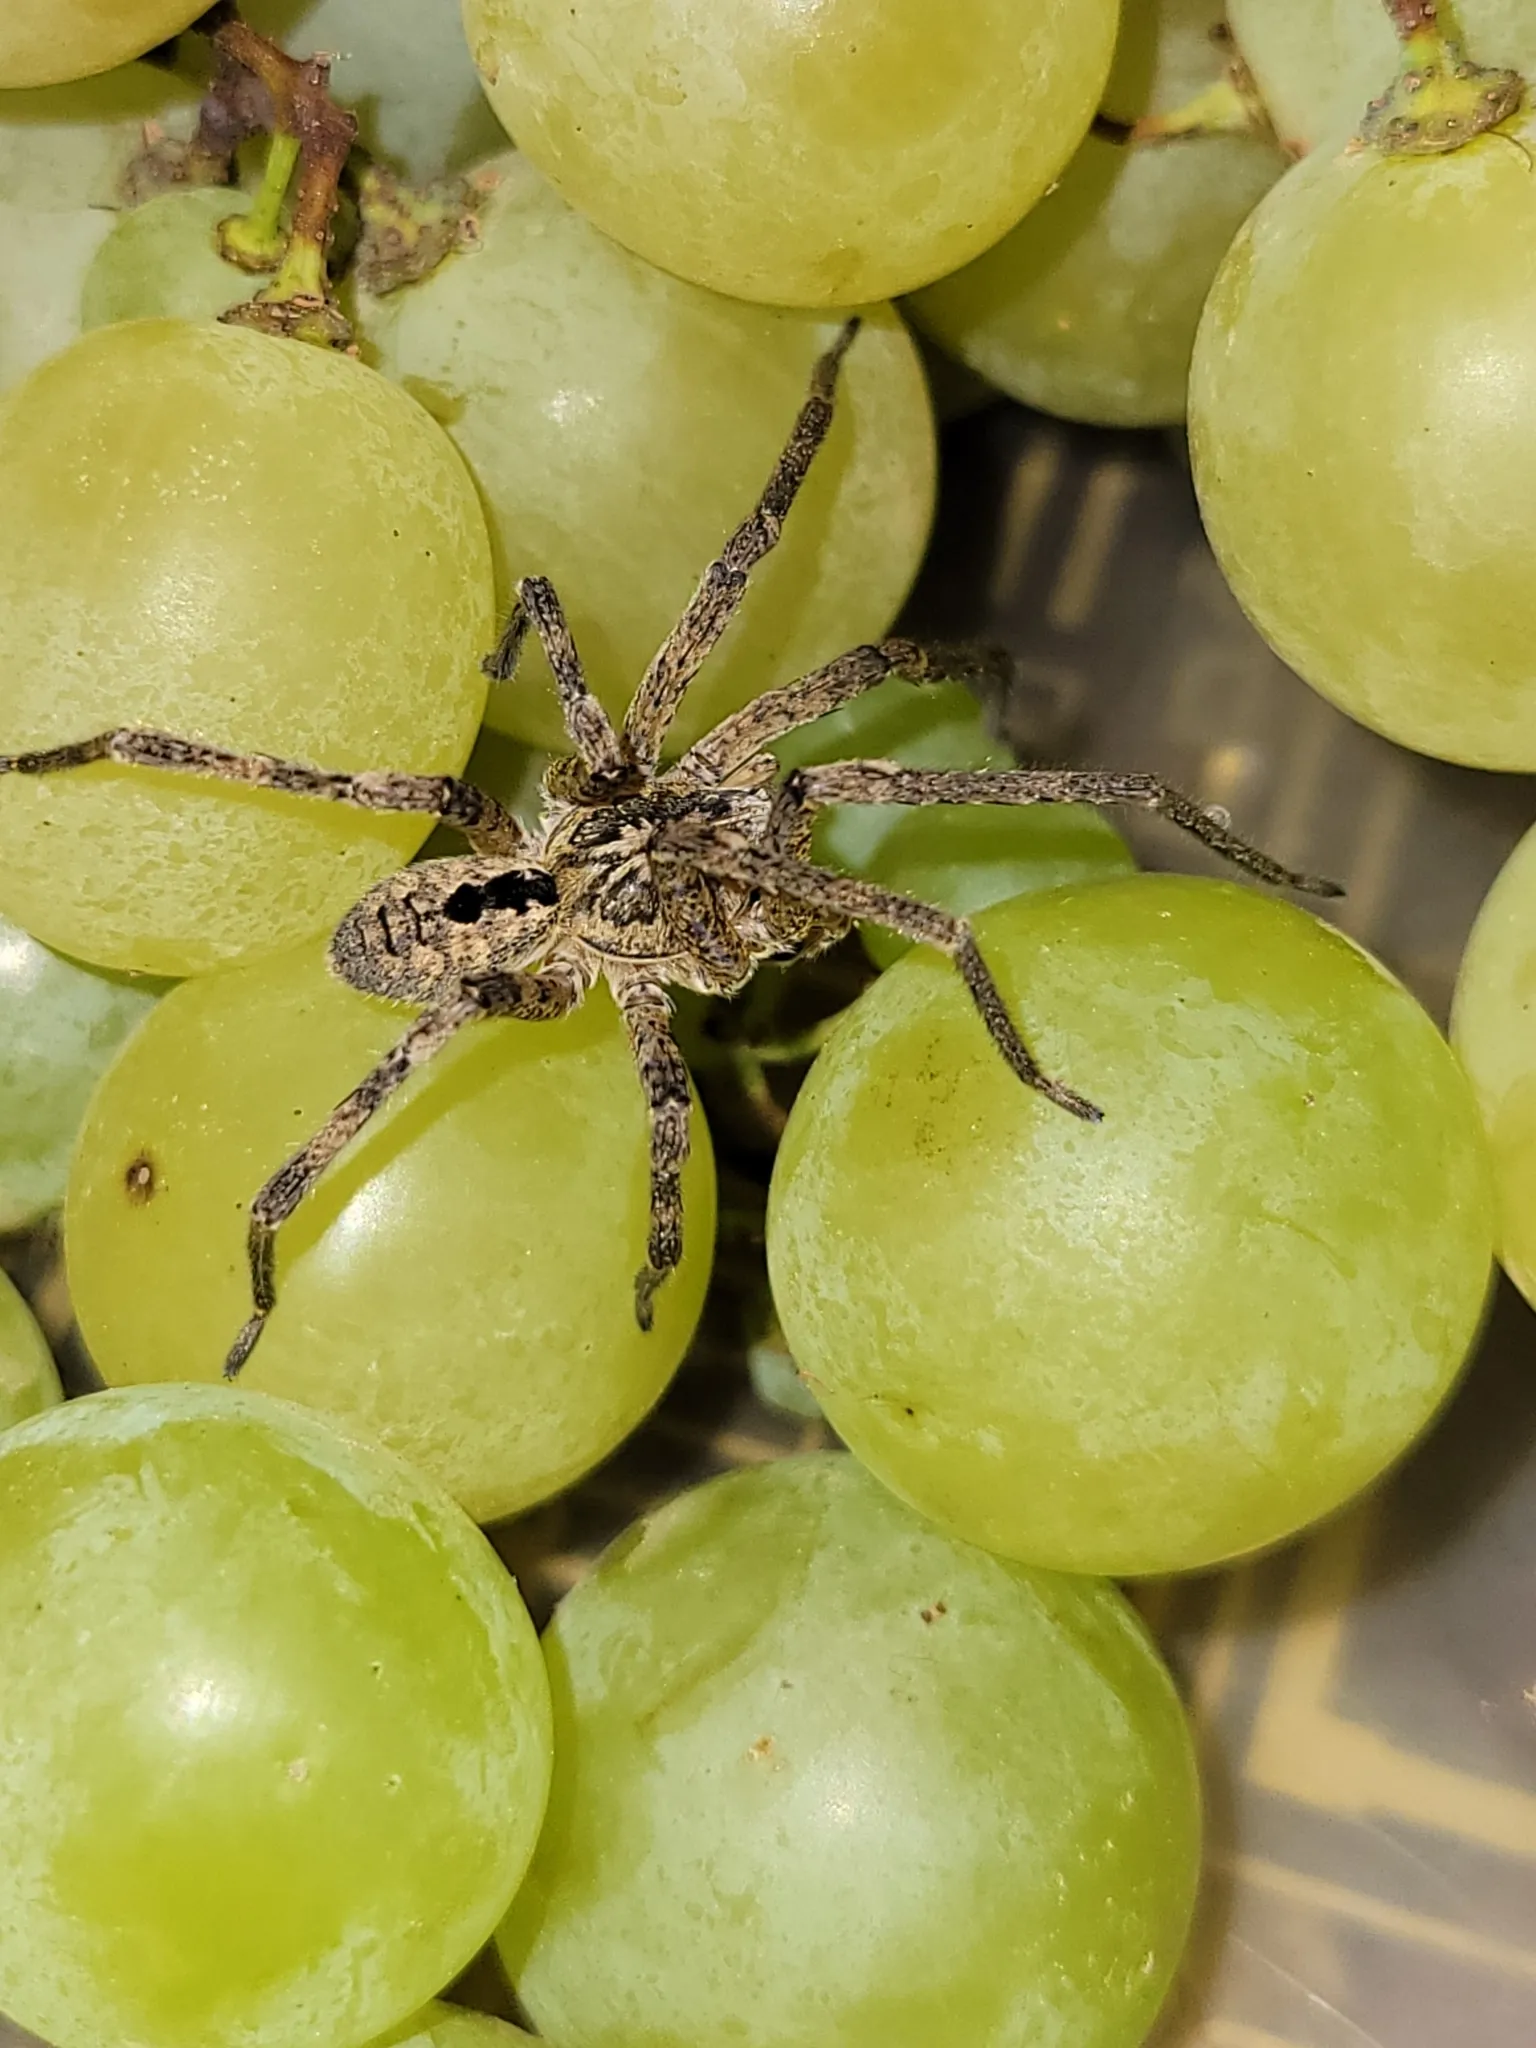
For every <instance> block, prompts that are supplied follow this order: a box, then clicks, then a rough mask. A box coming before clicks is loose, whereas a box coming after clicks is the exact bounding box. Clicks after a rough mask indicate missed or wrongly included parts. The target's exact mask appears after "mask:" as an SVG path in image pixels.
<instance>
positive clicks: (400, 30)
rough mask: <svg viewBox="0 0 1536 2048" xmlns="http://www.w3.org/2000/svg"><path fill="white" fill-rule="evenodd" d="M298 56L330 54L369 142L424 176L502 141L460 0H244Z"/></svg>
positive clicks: (341, 93)
mask: <svg viewBox="0 0 1536 2048" xmlns="http://www.w3.org/2000/svg"><path fill="white" fill-rule="evenodd" d="M240 11H241V13H242V15H243V16H244V18H245V20H247V21H248V22H249V23H250V24H251V26H252V28H255V29H259V30H260V32H261V33H262V34H263V35H267V36H273V37H275V38H276V39H277V41H278V42H280V43H281V44H282V45H283V47H284V49H286V50H289V51H291V52H292V54H293V55H294V56H296V57H308V56H311V55H313V54H314V53H315V52H316V51H325V52H328V53H330V54H331V55H332V56H333V58H334V62H333V64H332V67H331V88H332V91H333V92H334V93H335V95H336V98H337V99H338V100H340V101H341V103H342V105H343V106H346V107H350V108H352V109H353V111H354V112H355V113H356V114H357V116H358V122H359V132H360V135H361V139H362V141H363V143H364V145H365V146H366V147H367V148H368V149H369V150H370V151H371V152H372V153H373V155H375V156H377V157H382V158H384V159H385V160H386V161H387V162H389V163H392V164H394V165H395V166H396V168H398V169H400V170H404V171H407V172H409V173H410V174H411V175H412V176H413V177H416V178H433V177H436V176H437V174H438V173H439V172H440V171H443V170H445V169H456V168H458V167H459V166H461V165H464V164H468V163H473V162H474V160H475V159H476V158H477V157H481V156H485V155H486V154H488V153H489V152H490V151H491V150H493V149H499V148H501V147H502V146H503V143H504V137H503V135H502V131H501V128H500V125H499V124H498V122H497V120H496V117H495V115H494V114H493V113H492V112H491V110H490V108H489V107H488V106H487V105H486V101H485V95H484V93H483V92H482V91H481V88H480V79H479V76H478V74H477V73H476V71H475V67H474V64H473V62H472V61H471V59H470V55H469V50H468V47H467V45H466V44H465V41H464V23H463V17H462V14H461V12H460V8H459V0H243V4H242V6H241V10H240Z"/></svg>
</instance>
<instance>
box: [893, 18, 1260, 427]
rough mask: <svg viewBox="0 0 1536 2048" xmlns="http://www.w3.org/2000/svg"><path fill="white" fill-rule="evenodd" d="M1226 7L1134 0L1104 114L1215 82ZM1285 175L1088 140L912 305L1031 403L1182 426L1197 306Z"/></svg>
mask: <svg viewBox="0 0 1536 2048" xmlns="http://www.w3.org/2000/svg"><path fill="white" fill-rule="evenodd" d="M1224 11H1225V10H1224V4H1223V0H1137V4H1136V5H1134V6H1132V7H1131V8H1129V9H1128V10H1127V12H1126V14H1125V17H1124V22H1123V26H1122V29H1121V35H1120V43H1119V46H1118V48H1117V51H1116V62H1115V69H1114V72H1113V74H1112V75H1111V78H1110V82H1109V85H1108V87H1107V88H1106V90H1105V97H1104V110H1105V112H1106V113H1108V114H1109V115H1110V116H1112V117H1113V119H1114V120H1116V121H1119V122H1123V123H1125V124H1127V125H1129V124H1131V123H1133V122H1136V121H1138V120H1141V119H1143V118H1144V117H1146V116H1148V115H1159V114H1170V113H1173V112H1175V111H1176V110H1178V109H1179V108H1181V107H1183V106H1185V105H1187V104H1188V103H1189V102H1191V101H1192V100H1193V99H1194V98H1195V96H1196V95H1197V94H1198V93H1199V92H1201V91H1202V90H1203V89H1206V88H1209V87H1210V86H1212V85H1213V84H1215V83H1216V82H1217V81H1218V79H1219V78H1220V75H1221V58H1220V55H1219V54H1218V52H1217V49H1216V46H1215V45H1214V43H1213V42H1212V39H1211V31H1212V29H1213V28H1215V27H1216V25H1217V24H1218V23H1219V22H1220V20H1221V19H1222V16H1223V13H1224ZM1284 169H1285V159H1284V157H1283V156H1282V155H1281V154H1280V151H1279V150H1278V149H1277V148H1276V147H1275V146H1274V144H1273V143H1272V142H1269V141H1266V140H1261V139H1260V138H1258V137H1255V136H1242V135H1191V136H1186V137H1181V138H1179V139H1177V140H1172V141H1166V142H1131V143H1129V144H1128V143H1126V142H1123V141H1115V140H1111V139H1108V138H1107V137H1105V136H1102V135H1098V134H1094V135H1090V136H1088V137H1087V139H1086V140H1085V141H1084V142H1083V144H1082V146H1081V147H1080V148H1079V150H1078V152H1077V155H1076V156H1075V157H1074V158H1073V159H1072V162H1071V164H1070V165H1069V166H1068V167H1067V169H1066V171H1065V172H1064V173H1063V175H1062V178H1061V180H1060V182H1059V184H1057V185H1055V186H1054V187H1053V188H1052V190H1051V192H1050V194H1049V195H1048V196H1047V197H1046V198H1045V199H1042V200H1041V202H1040V204H1039V205H1038V206H1037V207H1035V208H1034V209H1033V211H1032V212H1030V213H1028V214H1026V216H1025V217H1024V219H1023V220H1022V221H1020V223H1019V225H1018V226H1017V227H1016V228H1014V229H1013V230H1012V231H1011V232H1010V233H1009V234H1007V235H1005V236H1004V237H1003V239H1002V241H1000V242H998V243H997V244H996V245H995V246H994V247H993V248H991V249H988V250H987V251H986V252H985V253H984V254H983V255H981V256H978V257H977V258H976V259H975V261H974V262H972V263H969V264H967V265H966V267H965V268H964V269H963V270H960V271H958V272H956V273H955V275H954V276H952V277H947V278H943V279H941V280H940V281H939V282H938V283H937V284H933V285H930V286H929V287H928V288H927V290H926V291H923V292H919V293H918V295H917V296H916V298H915V299H913V300H912V301H911V308H912V312H913V315H914V317H915V318H916V319H917V320H918V322H919V323H920V324H921V325H922V326H923V327H925V328H926V329H927V330H928V332H929V333H930V334H932V335H933V336H934V337H935V339H936V340H938V341H940V342H942V343H943V344H944V346H945V347H946V348H948V349H950V350H952V351H953V352H954V354H955V355H957V356H958V357H959V358H960V359H961V361H962V362H964V363H966V364H968V365H969V366H970V368H972V369H973V370H977V371H979V372H980V373H981V375H982V376H984V377H986V378H988V379H989V380H990V381H991V382H992V383H993V384H995V385H997V387H998V388H999V389H1000V390H1003V391H1007V392H1009V393H1010V394H1011V395H1012V396H1013V397H1015V398H1018V399H1022V400H1023V401H1024V403H1025V404H1027V405H1034V406H1039V407H1041V408H1042V409H1043V410H1045V411H1046V412H1053V413H1058V414H1060V415H1061V416H1062V417H1064V418H1066V419H1074V420H1090V421H1093V422H1095V423H1096V424H1099V425H1103V426H1119V427H1144V426H1162V425H1171V424H1173V423H1175V422H1176V421H1179V420H1181V419H1183V417H1184V406H1185V397H1186V392H1187V387H1188V382H1189V357H1190V351H1191V350H1192V349H1193V347H1194V342H1195V328H1196V326H1197V324H1198V322H1199V319H1200V308H1201V307H1202V306H1203V305H1204V303H1205V295H1206V293H1207V292H1208V291H1209V290H1210V286H1211V279H1212V278H1213V277H1214V276H1215V275H1216V269H1217V266H1218V265H1219V263H1220V262H1221V259H1222V257H1223V256H1224V255H1225V254H1226V251H1227V246H1228V244H1229V243H1230V242H1231V240H1232V237H1233V235H1234V234H1235V233H1236V231H1237V229H1238V227H1239V226H1240V225H1241V223H1242V221H1243V220H1244V218H1245V217H1246V216H1247V214H1248V213H1249V211H1250V210H1251V209H1252V207H1253V206H1254V205H1255V204H1256V203H1257V201H1258V200H1259V199H1260V198H1261V197H1262V195H1263V194H1264V193H1265V192H1266V191H1267V190H1268V189H1269V187H1270V186H1271V185H1272V184H1273V183H1274V182H1275V180H1276V179H1277V178H1278V177H1279V176H1280V174H1281V172H1282V171H1283V170H1284Z"/></svg>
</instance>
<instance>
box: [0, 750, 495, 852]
mask: <svg viewBox="0 0 1536 2048" xmlns="http://www.w3.org/2000/svg"><path fill="white" fill-rule="evenodd" d="M93 761H114V762H116V763H117V764H118V766H119V767H123V768H163V769H168V770H170V771H171V772H172V773H178V774H184V775H206V776H211V777H213V778H214V779H215V780H217V781H220V782H238V783H242V784H244V786H245V787H246V788H247V789H275V790H280V791H282V792H283V793H284V794H285V795H287V796H315V797H322V798H324V799H326V800H327V801H329V802H331V803H338V804H352V805H354V806H355V807H356V808H357V809H358V810H363V811H415V812H420V813H423V814H424V815H425V816H427V817H431V818H441V819H442V820H443V822H444V823H445V824H449V825H453V826H455V827H457V829H458V830H459V831H460V832H462V833H463V834H464V837H465V838H466V839H467V840H468V841H469V843H470V845H471V846H472V847H473V848H474V850H475V852H476V853H492V854H495V853H519V852H521V851H522V850H523V849H524V848H525V847H526V846H527V844H528V835H527V833H526V832H525V831H524V830H523V828H522V826H521V825H520V824H519V823H518V821H517V820H516V818H514V817H513V815H512V813H511V812H510V811H509V810H507V809H505V808H504V807H503V806H502V805H501V804H499V803H498V802H497V801H496V799H495V797H493V796H490V795H488V794H487V792H486V791H485V790H483V789H477V788H476V787H475V785H474V784H473V783H472V782H464V781H462V780H461V779H460V777H458V776H457V775H396V774H392V773H390V772H389V771H388V770H378V771H374V770H370V771H368V772H366V773H364V774H360V775H349V774H344V773H342V772H340V771H338V770H332V769H329V768H309V767H306V766H305V765H304V763H303V762H302V761H285V760H283V759H281V758H280V757H279V756H278V755H276V754H241V753H237V752H235V751H234V750H233V749H231V748H228V747H209V746H205V745H204V744H203V743H202V742H201V741H200V740H184V739H179V738H178V737H177V736H176V734H174V733H169V732H157V731H155V730H153V729H152V728H151V727H148V726H135V725H121V726H116V727H114V729H113V730H112V731H111V732H100V733H97V734H96V735H95V736H94V737H93V738H91V739H88V740H76V741H74V742H72V743H71V744H70V745H68V746H63V747H44V748H41V749H39V750H38V751H37V752H35V753H30V754H0V775H53V774H56V773H58V772H59V771H60V770H62V769H66V768H85V767H88V766H89V765H90V764H91V763H92V762H93Z"/></svg>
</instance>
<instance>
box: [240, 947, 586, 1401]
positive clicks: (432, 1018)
mask: <svg viewBox="0 0 1536 2048" xmlns="http://www.w3.org/2000/svg"><path fill="white" fill-rule="evenodd" d="M587 986H588V983H587V981H586V979H585V977H583V976H582V975H581V974H580V972H579V971H573V970H572V969H571V968H568V967H562V966H560V965H552V966H550V967H548V968H546V969H544V970H542V971H541V972H539V973H529V974H489V975H484V976H481V977H480V978H478V979H477V980H475V981H471V982H465V983H463V984H462V985H460V986H459V987H457V988H455V989H454V991H453V992H452V994H451V995H449V996H448V997H447V998H446V1000H445V1001H443V1002H441V1003H439V1004H438V1005H437V1006H436V1007H435V1008H433V1009H430V1010H427V1011H425V1012H423V1014H422V1015H421V1016H420V1017H418V1018H417V1020H416V1022H415V1023H414V1024H413V1025H412V1026H411V1028H410V1030H409V1031H407V1032H406V1034H405V1036H404V1037H403V1038H402V1039H401V1040H400V1041H399V1042H398V1044H396V1045H393V1046H391V1047H390V1049H389V1051H388V1052H387V1053H385V1055H384V1057H383V1059H381V1060H380V1061H379V1063H378V1065H377V1066H376V1067H375V1068H374V1069H373V1071H372V1072H371V1073H370V1074H367V1075H366V1076H365V1077H364V1078H363V1079H362V1080H361V1081H360V1082H359V1083H358V1085H357V1086H356V1087H355V1088H354V1089H353V1090H352V1091H351V1093H350V1094H349V1095H346V1096H344V1097H343V1098H342V1100H341V1101H340V1102H338V1103H337V1105H336V1107H335V1108H334V1109H333V1110H332V1111H331V1113H330V1115H329V1116H328V1117H327V1118H326V1120H325V1122H324V1123H323V1124H322V1125H321V1127H320V1129H319V1130H318V1131H316V1133H315V1134H314V1136H313V1137H312V1138H311V1139H310V1140H309V1142H308V1143H307V1144H305V1145H301V1146H300V1148H299V1150H298V1151H297V1152H295V1153H294V1154H293V1156H292V1158H290V1159H288V1160H286V1161H285V1162H284V1163H283V1165H281V1166H280V1167H279V1168H278V1169H277V1172H276V1173H274V1174H273V1175H272V1177H271V1179H270V1180H268V1181H267V1183H266V1184H265V1186H264V1187H263V1188H262V1189H261V1191H260V1192H259V1193H258V1195H257V1196H256V1199H255V1200H254V1201H253V1202H252V1204H251V1215H250V1224H249V1227H248V1230H247V1233H246V1257H247V1259H248V1261H249V1265H250V1274H251V1301H252V1313H251V1316H250V1317H249V1319H248V1321H247V1322H246V1324H245V1326H244V1328H243V1329H242V1330H241V1332H240V1334H239V1336H238V1337H237V1338H236V1339H235V1341H234V1343H233V1344H232V1345H231V1347H230V1352H229V1356H228V1358H226V1360H225V1361H224V1377H225V1378H226V1379H228V1380H232V1379H235V1378H236V1377H237V1376H238V1375H239V1373H240V1370H241V1368H242V1367H243V1366H244V1364H245V1362H246V1360H247V1359H248V1358H249V1357H250V1355H251V1353H252V1351H253V1350H254V1349H255V1347H256V1340H257V1339H258V1338H259V1337H260V1335H261V1333H262V1331H263V1329H264V1328H265V1327H266V1322H267V1318H268V1316H270V1315H271V1313H272V1311H273V1309H274V1308H275V1307H276V1306H277V1290H276V1273H275V1268H276V1237H277V1232H278V1229H279V1227H280V1226H281V1225H282V1224H284V1223H286V1222H287V1220H288V1218H289V1217H290V1216H291V1215H292V1214H293V1212H294V1211H295V1210H296V1209H297V1208H298V1206H299V1204H300V1203H301V1202H302V1201H303V1199H304V1197H305V1196H306V1195H307V1194H308V1193H309V1192H310V1191H311V1189H312V1188H313V1187H314V1185H315V1183H316V1182H317V1181H318V1180H319V1178H320V1176H321V1175H322V1174H323V1173H324V1172H325V1170H326V1168H327V1167H328V1166H329V1165H330V1164H331V1163H332V1161H333V1160H335V1159H336V1157H337V1156H338V1155H339V1154H340V1153H341V1152H343V1151H344V1150H345V1149H346V1147H347V1146H348V1145H350V1144H351V1142H352V1140H353V1139H354V1138H355V1137H356V1136H357V1134H358V1132H359V1131H361V1130H362V1128H363V1126H364V1125H365V1124H366V1123H367V1122H368V1121H369V1119H370V1118H371V1117H372V1116H373V1115H374V1114H375V1112H376V1111H377V1110H379V1109H380V1108H382V1106H383V1105H384V1104H385V1103H386V1102H387V1101H388V1100H389V1098H390V1096H391V1095H393V1094H394V1093H395V1091H396V1089H398V1088H399V1087H400V1086H401V1084H402V1083H403V1082H405V1081H406V1080H408V1079H409V1078H410V1076H411V1075H412V1074H413V1073H414V1072H415V1071H416V1069H417V1068H418V1067H420V1066H424V1065H425V1064H426V1062H427V1061H428V1060H430V1059H432V1058H434V1057H435V1056H436V1055H437V1054H438V1053H440V1052H441V1051H442V1049H443V1047H444V1046H445V1045H447V1043H448V1041H449V1040H450V1039H451V1038H452V1037H453V1036H454V1034H455V1033H456V1032H458V1031H459V1030H461V1029H462V1028H463V1026H464V1025H466V1024H470V1023H473V1022H475V1021H476V1020H477V1019H479V1018H481V1017H521V1018H525V1019H528V1020H531V1021H539V1022H542V1021H545V1020H547V1019H550V1018H554V1017H563V1016H564V1015H565V1013H566V1012H567V1011H568V1010H572V1009H574V1008H575V1007H576V1005H577V1004H578V1003H579V1002H580V1001H581V999H582V997H583V995H585V993H586V990H587Z"/></svg>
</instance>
